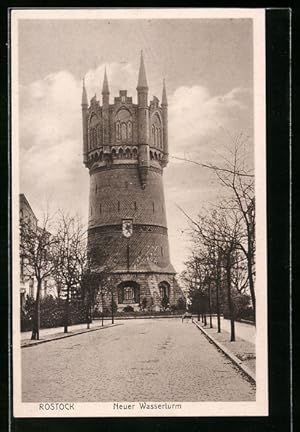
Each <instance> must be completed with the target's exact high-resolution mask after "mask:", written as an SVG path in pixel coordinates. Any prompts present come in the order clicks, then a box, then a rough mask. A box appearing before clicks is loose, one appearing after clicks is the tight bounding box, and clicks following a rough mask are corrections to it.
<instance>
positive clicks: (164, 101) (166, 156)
mask: <svg viewBox="0 0 300 432" xmlns="http://www.w3.org/2000/svg"><path fill="white" fill-rule="evenodd" d="M161 108H162V121H163V143H164V158H163V164H164V166H166V165H167V163H168V161H169V145H168V100H167V91H166V83H165V79H164V80H163V91H162V100H161Z"/></svg>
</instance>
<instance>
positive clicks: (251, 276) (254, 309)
mask: <svg viewBox="0 0 300 432" xmlns="http://www.w3.org/2000/svg"><path fill="white" fill-rule="evenodd" d="M252 255H253V253H252V251H251V247H250V249H249V247H248V256H247V265H248V279H249V289H250V295H251V301H252V307H253V315H254V324H256V298H255V289H254V281H253V273H252Z"/></svg>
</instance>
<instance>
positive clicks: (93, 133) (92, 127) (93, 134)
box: [89, 114, 100, 149]
mask: <svg viewBox="0 0 300 432" xmlns="http://www.w3.org/2000/svg"><path fill="white" fill-rule="evenodd" d="M98 127H100V125H99V120H98V118H97V115H96V114H92V116H91V118H90V124H89V132H90V133H89V136H90V149H93V148H95V147H96V146H97V128H98Z"/></svg>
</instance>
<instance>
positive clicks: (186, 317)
mask: <svg viewBox="0 0 300 432" xmlns="http://www.w3.org/2000/svg"><path fill="white" fill-rule="evenodd" d="M184 319H190V320H192V319H193V314H192V313H191V312H188V311H186V312H184V314H183V315H182V321H181V322H182V323H183V320H184Z"/></svg>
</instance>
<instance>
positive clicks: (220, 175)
mask: <svg viewBox="0 0 300 432" xmlns="http://www.w3.org/2000/svg"><path fill="white" fill-rule="evenodd" d="M226 132H227V134H228V136H229V140H230V147H228V148H227V155H226V156H224V155H223V163H222V164H220V165H216V164H211V163H208V164H204V163H200V162H197V161H194V160H190V159H186V158H178V157H174V156H173V158H175V159H180V160H184V161H186V162H190V163H193V164H196V165H198V166H201V167H203V168H206V169H210V170H212V171H213V172H214V173H215V175H216V177H217V179H218V180H219V183H220V184H221V185H222V186H223V187H224V189H225V191H226V193H225V196H226V198H224V196H223V204H222V208H223V209H224V210H225V211H233V212H238V213H240V215H241V219H240V222H239V224H240V227H239V229H240V230H241V229H243V235H239V238H238V242H237V244H236V246H237V247H238V248H239V249H240V250H241V251H242V252H243V254H244V255H245V257H246V262H247V273H248V284H249V290H250V295H251V301H252V307H253V315H254V322H255V317H256V295H255V286H254V278H255V195H254V193H255V190H254V189H255V184H254V173H253V169H252V168H251V167H249V163H247V155H246V150H245V149H246V147H247V144H248V140H249V137H248V136H245V135H244V134H243V133H240V134H238V135H236V136H235V137H233V136H231V135H230V134H229V133H228V131H226Z"/></svg>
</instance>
